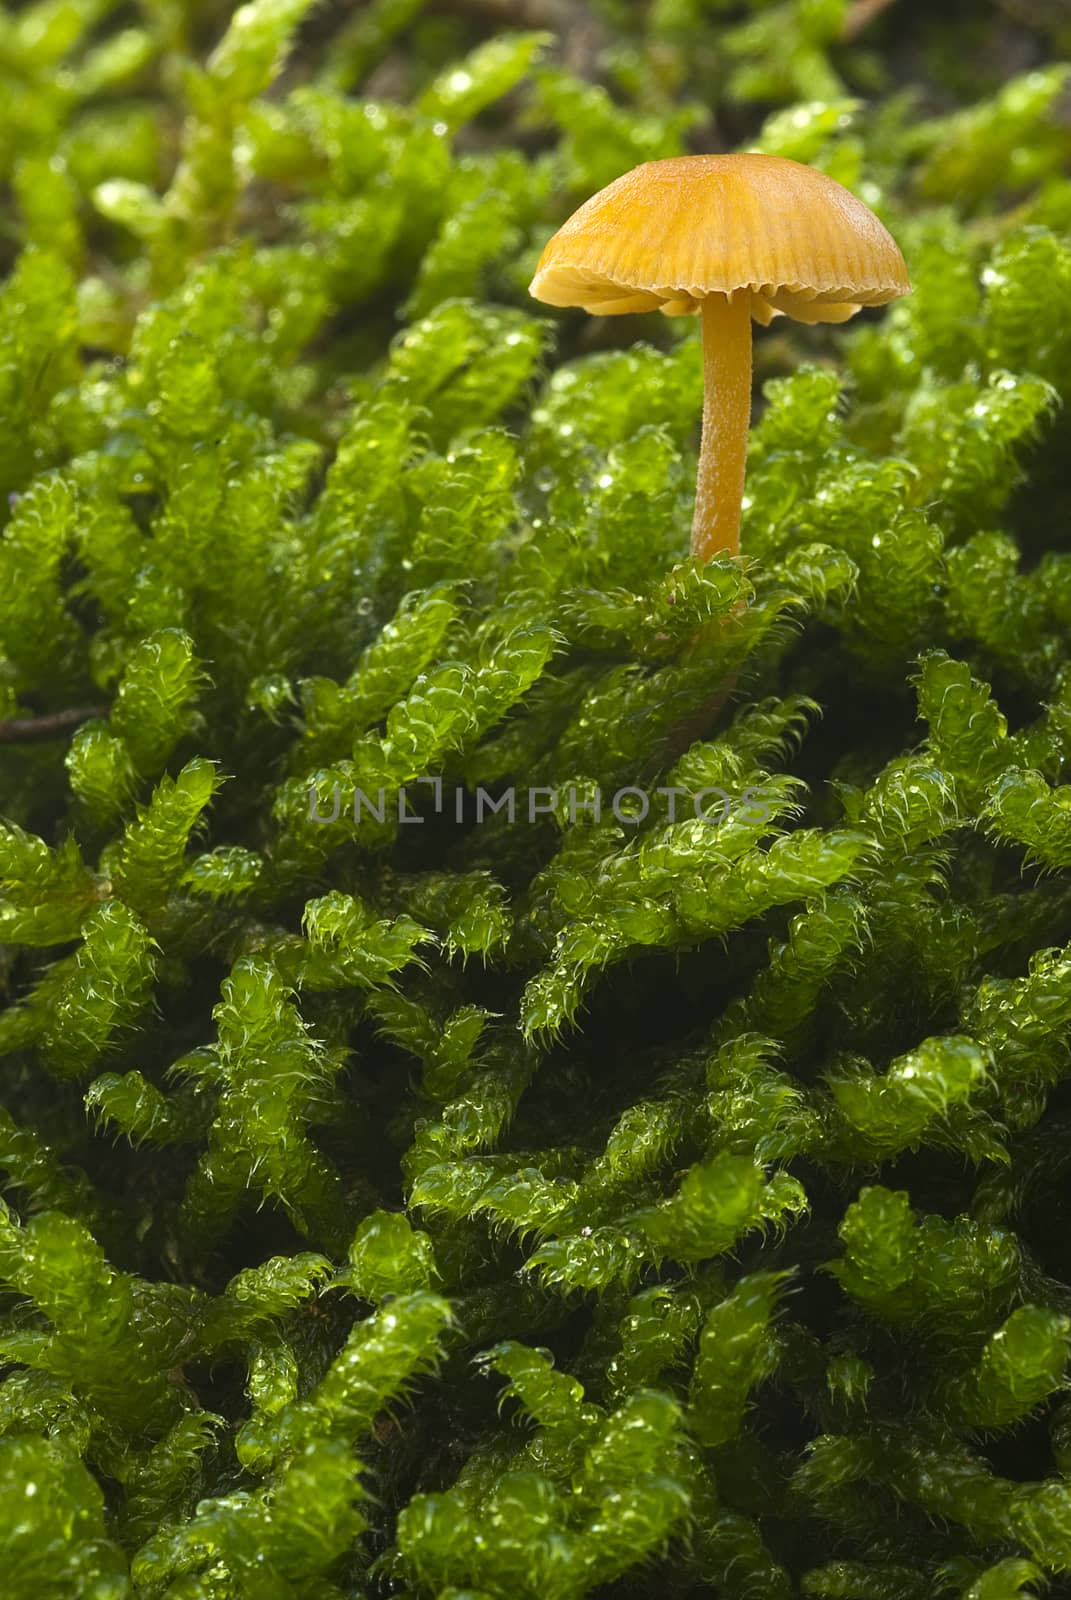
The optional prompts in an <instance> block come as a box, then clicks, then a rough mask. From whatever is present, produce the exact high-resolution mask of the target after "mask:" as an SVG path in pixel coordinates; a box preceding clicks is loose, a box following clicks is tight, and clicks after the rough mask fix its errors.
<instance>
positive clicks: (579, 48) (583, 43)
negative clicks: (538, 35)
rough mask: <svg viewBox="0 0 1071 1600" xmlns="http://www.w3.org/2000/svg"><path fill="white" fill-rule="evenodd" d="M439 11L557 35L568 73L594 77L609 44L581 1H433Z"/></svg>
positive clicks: (602, 29)
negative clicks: (546, 31)
mask: <svg viewBox="0 0 1071 1600" xmlns="http://www.w3.org/2000/svg"><path fill="white" fill-rule="evenodd" d="M437 9H438V10H440V11H453V12H460V13H461V14H463V15H467V16H470V17H482V18H484V19H485V20H486V21H488V22H491V23H494V24H495V26H496V27H510V28H536V29H539V28H545V29H547V30H548V31H550V32H551V33H556V34H558V35H559V37H560V40H561V48H562V59H563V61H564V63H565V65H566V66H567V67H568V68H569V70H570V71H571V72H575V73H576V74H577V75H578V76H580V77H587V78H590V77H594V75H595V71H596V67H597V65H598V59H599V56H600V54H601V52H602V51H603V49H604V48H605V47H606V45H607V43H608V42H609V41H608V39H607V35H606V30H605V28H604V27H603V25H602V23H601V22H600V21H599V19H598V18H597V17H595V16H593V15H592V13H591V12H590V11H589V10H588V8H587V6H586V5H585V4H584V0H437Z"/></svg>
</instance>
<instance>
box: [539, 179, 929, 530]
mask: <svg viewBox="0 0 1071 1600" xmlns="http://www.w3.org/2000/svg"><path fill="white" fill-rule="evenodd" d="M910 290H911V285H910V283H909V281H908V277H907V268H906V267H905V265H904V258H903V256H902V255H901V254H900V251H899V249H898V248H897V246H896V244H895V242H894V240H893V239H892V238H891V237H890V236H889V234H888V233H887V232H886V230H885V228H884V227H883V226H882V225H881V223H880V222H879V221H878V219H877V217H876V216H875V215H874V213H873V212H872V211H871V210H870V209H869V207H868V206H865V205H864V204H863V202H862V201H861V200H857V199H856V197H855V195H853V194H851V193H850V192H849V191H848V190H847V189H845V188H844V186H843V185H842V184H839V183H837V182H835V181H834V179H832V178H829V177H827V176H826V174H825V173H824V172H818V171H816V170H815V168H814V167H805V166H803V165H802V163H800V162H799V161H787V160H785V159H784V158H783V157H781V156H767V155H759V154H745V155H706V156H681V157H677V158H675V159H672V160H668V161H646V162H644V164H643V165H642V166H640V167H636V168H634V169H633V171H632V172H626V173H625V175H624V177H621V178H618V179H616V180H615V181H614V182H613V183H611V184H609V185H608V186H607V187H606V188H605V189H601V190H600V191H599V193H598V194H596V195H593V196H592V198H591V199H590V200H588V201H586V202H585V203H584V205H582V206H581V207H580V209H579V210H578V211H575V212H574V213H573V215H572V216H571V217H570V218H569V220H568V222H566V223H564V224H563V225H562V227H561V228H559V229H558V232H557V233H556V234H555V235H554V237H553V238H552V239H551V240H550V242H549V243H548V244H547V247H546V249H545V250H544V251H543V254H542V257H541V258H540V262H539V267H538V269H537V271H536V275H535V277H534V278H533V279H532V282H531V285H530V288H529V292H530V293H531V294H532V295H534V296H535V298H536V299H537V300H543V301H545V302H546V303H547V304H548V305H552V306H581V307H582V308H583V309H584V310H585V311H590V312H592V313H593V314H594V315H596V316H617V315H621V314H623V313H624V312H627V311H654V310H658V311H662V312H664V313H665V314H666V315H667V316H671V317H672V316H681V315H694V314H695V313H697V312H698V313H699V314H700V315H701V316H702V319H703V324H702V326H703V383H704V401H703V439H702V445H701V448H700V453H699V473H698V481H697V483H696V495H695V518H694V520H693V523H692V554H693V555H694V556H697V557H698V558H699V559H700V560H701V561H707V560H709V559H710V557H711V556H715V555H723V554H727V555H732V556H737V555H739V552H740V504H741V501H742V499H743V493H744V462H745V459H746V456H747V431H748V424H749V422H750V419H751V319H752V317H754V318H755V320H756V321H757V322H761V323H762V324H763V326H766V325H768V324H769V322H770V319H771V318H772V317H774V316H775V315H776V314H777V313H778V312H784V314H785V315H786V316H789V317H795V318H796V320H797V321H798V322H846V321H847V319H848V318H849V317H851V316H854V315H855V313H856V312H857V311H858V310H859V309H860V307H862V306H877V305H884V304H885V303H886V302H887V301H889V300H895V299H897V298H898V297H899V296H900V295H903V294H908V293H910Z"/></svg>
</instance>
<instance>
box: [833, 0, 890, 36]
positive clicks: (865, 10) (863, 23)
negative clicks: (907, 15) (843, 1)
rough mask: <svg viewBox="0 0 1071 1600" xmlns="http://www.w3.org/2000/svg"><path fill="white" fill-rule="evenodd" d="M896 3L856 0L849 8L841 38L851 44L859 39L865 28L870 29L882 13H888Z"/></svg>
mask: <svg viewBox="0 0 1071 1600" xmlns="http://www.w3.org/2000/svg"><path fill="white" fill-rule="evenodd" d="M894 3H895V0H854V3H853V4H852V5H850V6H849V7H848V14H847V16H846V17H845V19H844V26H843V28H842V29H841V34H840V36H841V38H842V39H843V40H845V41H846V42H847V43H848V44H850V43H851V42H852V40H853V39H857V38H858V37H859V35H860V34H861V33H862V32H863V30H864V28H869V26H870V24H871V23H872V22H874V21H875V20H876V19H877V18H878V17H880V16H881V13H882V12H883V11H888V9H889V7H890V6H891V5H893V4H894Z"/></svg>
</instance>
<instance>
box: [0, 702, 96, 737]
mask: <svg viewBox="0 0 1071 1600" xmlns="http://www.w3.org/2000/svg"><path fill="white" fill-rule="evenodd" d="M107 715H108V707H107V706H72V707H71V708H70V709H69V710H68V711H52V712H49V714H48V715H47V716H44V717H13V718H12V719H11V720H10V721H9V722H0V744H44V743H46V741H47V740H49V739H61V738H62V737H63V735H64V734H65V733H70V731H71V729H72V728H77V727H78V726H79V725H80V724H81V723H83V722H89V721H90V719H91V718H93V717H106V716H107Z"/></svg>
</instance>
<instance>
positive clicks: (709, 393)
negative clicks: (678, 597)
mask: <svg viewBox="0 0 1071 1600" xmlns="http://www.w3.org/2000/svg"><path fill="white" fill-rule="evenodd" d="M699 310H700V315H701V317H702V319H703V439H702V444H701V445H700V449H699V475H698V478H697V481H696V486H695V517H694V519H693V521H692V554H693V556H696V557H697V558H698V559H699V560H700V561H709V560H710V558H711V556H716V555H723V554H724V555H730V556H738V555H739V554H740V502H741V501H742V499H743V497H744V464H745V462H746V460H747V431H748V425H749V423H750V421H751V293H750V291H749V290H747V289H743V290H737V291H736V292H735V293H733V294H709V295H707V296H706V297H705V299H704V300H703V301H702V302H701V304H700V308H699Z"/></svg>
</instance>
